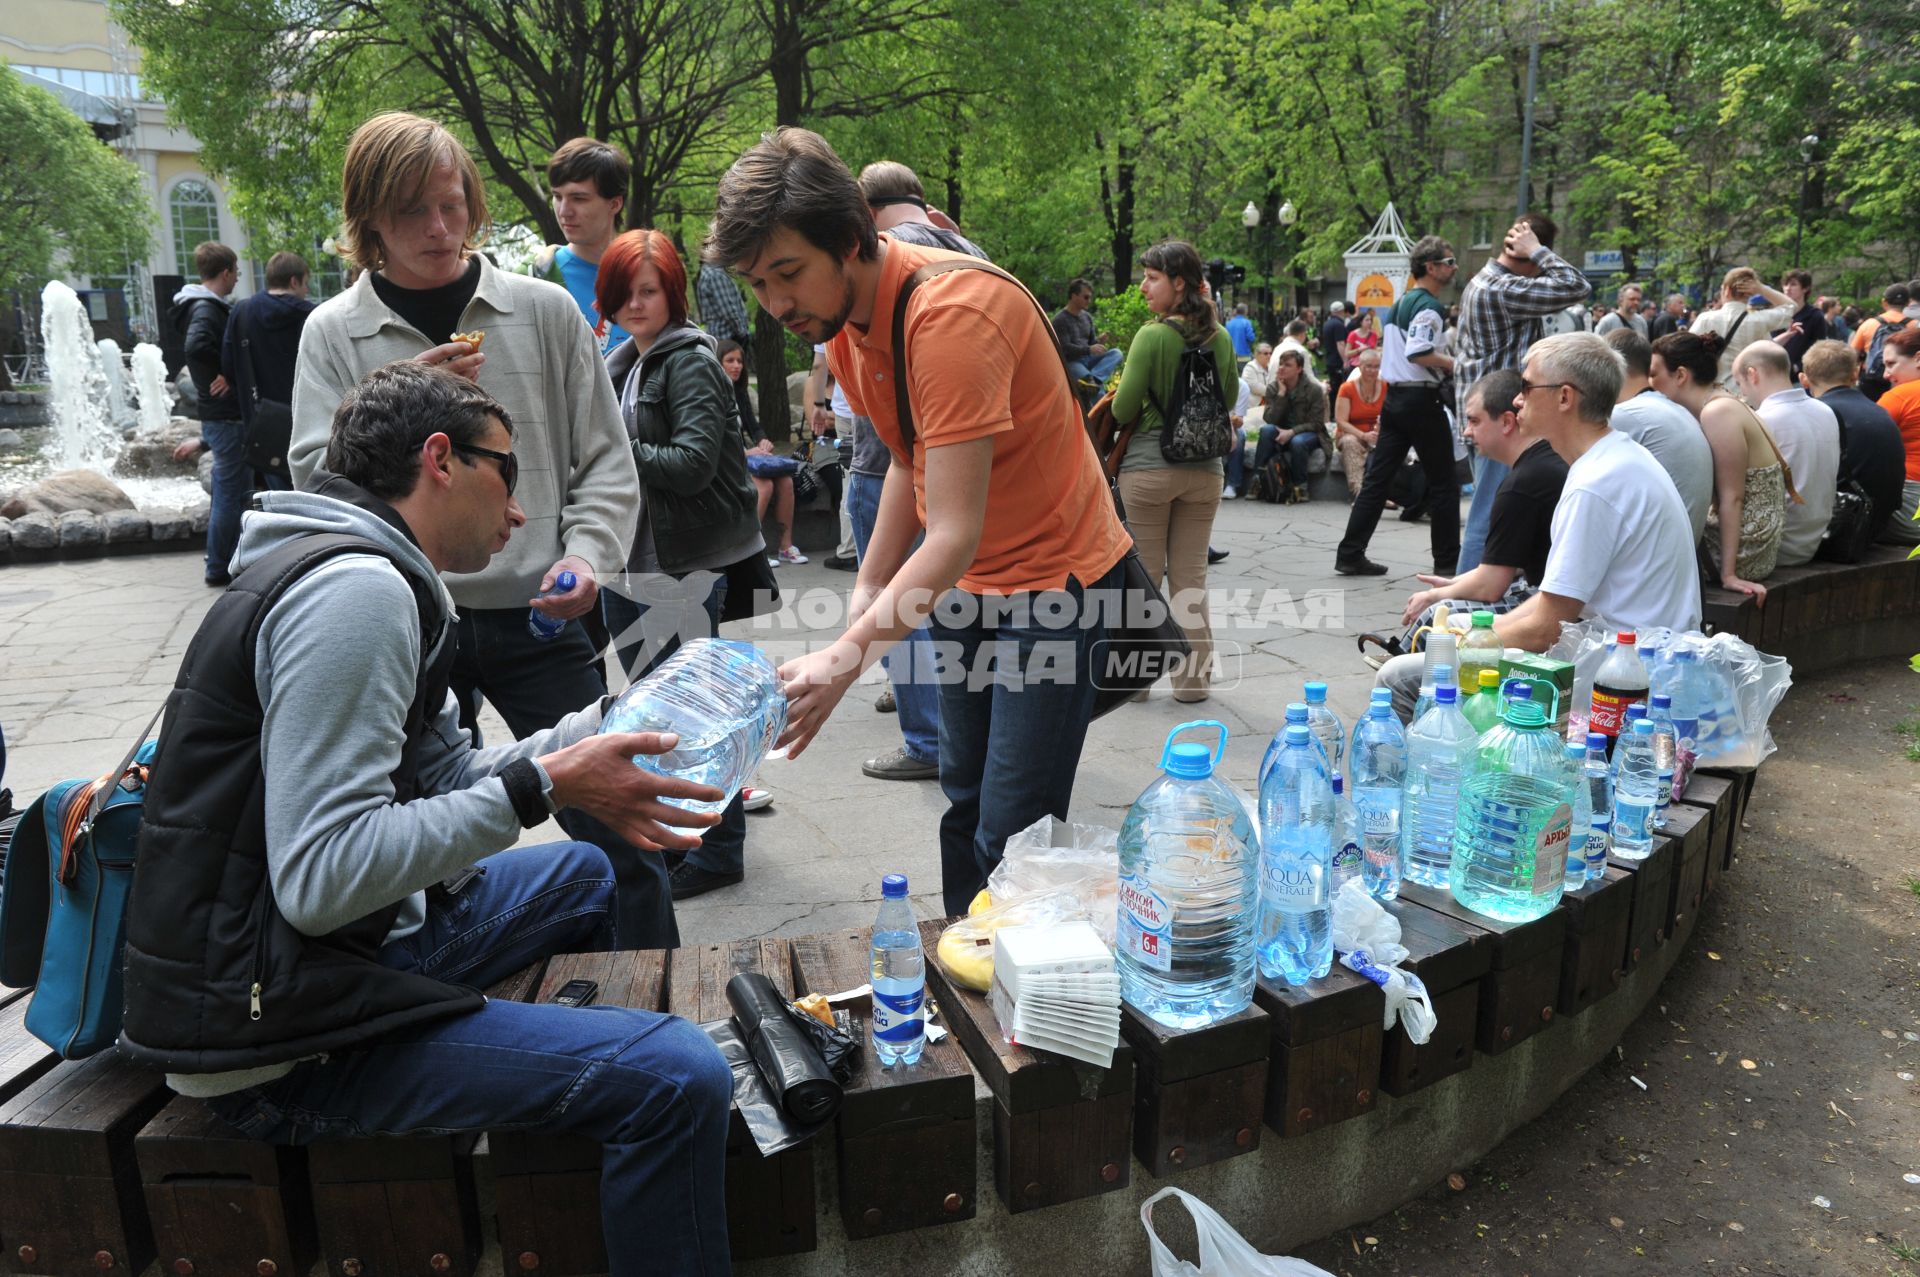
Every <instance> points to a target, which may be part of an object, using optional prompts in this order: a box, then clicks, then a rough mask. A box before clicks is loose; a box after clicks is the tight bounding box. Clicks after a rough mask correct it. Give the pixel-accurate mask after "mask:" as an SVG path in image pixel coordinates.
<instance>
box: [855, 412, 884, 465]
mask: <svg viewBox="0 0 1920 1277" xmlns="http://www.w3.org/2000/svg"><path fill="white" fill-rule="evenodd" d="M892 464H893V454H892V453H891V452H888V451H887V445H886V444H885V443H882V442H881V440H880V434H879V432H878V431H876V430H875V429H874V428H873V421H872V420H871V419H870V418H867V417H855V418H854V419H853V466H852V469H853V472H854V473H855V474H864V475H867V476H869V477H871V478H875V479H880V478H884V477H886V473H887V467H888V466H890V465H892Z"/></svg>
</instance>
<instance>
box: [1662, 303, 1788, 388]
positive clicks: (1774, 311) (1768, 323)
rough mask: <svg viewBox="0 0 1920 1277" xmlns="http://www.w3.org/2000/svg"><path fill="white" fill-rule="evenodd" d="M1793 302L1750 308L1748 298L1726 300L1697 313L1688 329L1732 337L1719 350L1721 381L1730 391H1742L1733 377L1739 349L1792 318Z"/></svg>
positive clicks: (1773, 331)
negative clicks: (1741, 300) (1746, 301)
mask: <svg viewBox="0 0 1920 1277" xmlns="http://www.w3.org/2000/svg"><path fill="white" fill-rule="evenodd" d="M1793 310H1794V308H1793V307H1792V306H1790V305H1789V306H1763V307H1762V308H1760V309H1759V310H1754V309H1752V308H1750V307H1749V306H1748V305H1747V303H1745V302H1723V303H1721V304H1720V305H1719V306H1716V307H1715V308H1714V309H1712V310H1707V311H1702V312H1701V313H1700V314H1698V315H1695V316H1694V318H1693V322H1692V323H1691V324H1689V325H1687V330H1688V331H1689V332H1694V333H1718V334H1719V335H1720V336H1721V337H1731V340H1730V341H1728V342H1727V344H1726V345H1725V346H1724V347H1722V348H1721V350H1720V384H1721V385H1723V386H1725V387H1726V388H1727V392H1728V393H1729V394H1736V395H1737V394H1739V393H1740V387H1739V385H1738V384H1737V383H1735V381H1734V380H1733V361H1734V359H1735V358H1736V357H1738V356H1739V354H1740V352H1741V351H1743V350H1745V349H1746V348H1747V347H1748V346H1751V345H1753V343H1754V342H1756V341H1765V340H1766V339H1767V338H1768V337H1770V336H1772V335H1773V334H1774V333H1776V332H1778V331H1779V330H1780V329H1782V328H1785V327H1786V326H1787V325H1788V324H1790V323H1792V322H1793Z"/></svg>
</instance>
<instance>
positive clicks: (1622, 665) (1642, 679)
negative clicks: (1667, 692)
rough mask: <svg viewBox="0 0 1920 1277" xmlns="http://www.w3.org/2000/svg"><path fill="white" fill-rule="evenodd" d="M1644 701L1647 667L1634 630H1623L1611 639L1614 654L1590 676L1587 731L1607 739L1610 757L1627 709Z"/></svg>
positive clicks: (1608, 656) (1609, 654) (1624, 720)
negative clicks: (1591, 695)
mask: <svg viewBox="0 0 1920 1277" xmlns="http://www.w3.org/2000/svg"><path fill="white" fill-rule="evenodd" d="M1646 699H1647V667H1646V664H1645V663H1644V662H1643V661H1641V659H1640V648H1639V644H1638V642H1637V641H1636V639H1635V636H1634V633H1633V631H1632V630H1622V631H1621V632H1620V634H1619V635H1618V636H1617V637H1616V638H1615V640H1614V647H1613V651H1611V652H1609V653H1608V654H1607V659H1606V660H1604V661H1602V662H1601V663H1600V669H1599V671H1598V672H1596V673H1595V674H1594V676H1593V710H1592V712H1591V714H1590V716H1589V717H1588V720H1587V730H1588V731H1589V732H1599V733H1600V734H1601V735H1603V736H1605V737H1606V738H1607V753H1608V755H1609V756H1611V755H1612V753H1613V744H1614V741H1616V740H1618V739H1619V736H1620V732H1621V729H1622V725H1623V724H1624V723H1625V722H1626V718H1627V706H1629V705H1634V704H1639V703H1641V702H1644V701H1645V700H1646Z"/></svg>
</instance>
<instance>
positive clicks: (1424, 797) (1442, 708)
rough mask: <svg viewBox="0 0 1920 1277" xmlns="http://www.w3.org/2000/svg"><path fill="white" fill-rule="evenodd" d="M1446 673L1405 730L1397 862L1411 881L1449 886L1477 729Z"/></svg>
mask: <svg viewBox="0 0 1920 1277" xmlns="http://www.w3.org/2000/svg"><path fill="white" fill-rule="evenodd" d="M1440 671H1446V673H1447V674H1448V675H1449V677H1448V678H1447V679H1446V680H1445V681H1442V682H1440V684H1439V686H1438V688H1437V689H1436V690H1435V692H1434V696H1435V701H1434V706H1433V708H1432V709H1430V710H1428V711H1427V712H1426V713H1424V714H1422V715H1421V716H1420V717H1419V718H1417V719H1415V720H1414V724H1413V729H1412V730H1411V731H1409V732H1408V733H1407V773H1406V779H1405V781H1404V782H1403V783H1402V785H1401V789H1400V865H1401V870H1402V872H1404V873H1405V874H1406V876H1407V879H1408V880H1409V881H1411V882H1417V883H1419V884H1420V885H1421V886H1423V887H1435V888H1438V889H1439V890H1441V891H1445V890H1446V888H1447V871H1448V869H1449V868H1450V867H1451V866H1452V864H1453V830H1454V825H1455V823H1456V822H1457V820H1458V819H1459V815H1460V777H1461V776H1462V774H1464V773H1465V771H1466V767H1467V762H1468V760H1470V759H1471V758H1472V757H1473V751H1474V748H1475V746H1476V745H1478V744H1479V741H1480V733H1478V732H1476V731H1474V730H1473V724H1472V723H1469V722H1468V721H1467V717H1466V715H1465V714H1462V713H1461V712H1460V706H1459V696H1460V690H1459V689H1458V688H1456V687H1455V686H1453V683H1452V680H1451V677H1450V676H1451V671H1447V670H1446V667H1445V666H1441V667H1439V670H1437V671H1436V674H1438V673H1439V672H1440Z"/></svg>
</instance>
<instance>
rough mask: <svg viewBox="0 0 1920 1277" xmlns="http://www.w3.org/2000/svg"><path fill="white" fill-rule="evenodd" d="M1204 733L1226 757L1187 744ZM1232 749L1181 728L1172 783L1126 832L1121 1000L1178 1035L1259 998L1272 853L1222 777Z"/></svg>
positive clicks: (1171, 764)
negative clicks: (1266, 865)
mask: <svg viewBox="0 0 1920 1277" xmlns="http://www.w3.org/2000/svg"><path fill="white" fill-rule="evenodd" d="M1298 726H1299V727H1300V730H1301V731H1303V732H1304V731H1306V726H1305V724H1299V725H1298ZM1203 728H1204V729H1211V730H1214V731H1217V732H1218V733H1219V745H1218V748H1217V749H1214V750H1209V749H1208V748H1207V747H1206V746H1205V745H1202V744H1200V743H1199V742H1197V741H1180V740H1179V737H1180V736H1181V735H1183V734H1184V733H1187V732H1190V731H1194V730H1197V729H1203ZM1226 748H1227V728H1226V724H1224V723H1218V722H1213V721H1197V722H1191V723H1182V724H1180V725H1179V726H1178V727H1176V728H1174V729H1173V730H1172V731H1171V732H1169V733H1168V734H1167V744H1166V750H1165V752H1164V753H1162V755H1161V757H1160V767H1161V770H1162V773H1163V774H1162V775H1161V776H1160V777H1159V779H1157V780H1155V781H1154V782H1153V783H1152V784H1151V785H1148V786H1147V787H1146V789H1144V790H1143V791H1141V794H1140V796H1139V797H1138V798H1136V799H1134V801H1133V806H1132V807H1130V808H1128V809H1127V818H1126V820H1125V821H1124V822H1123V823H1122V824H1121V826H1120V905H1119V911H1120V912H1119V926H1118V927H1117V929H1116V933H1115V934H1116V939H1117V941H1118V943H1117V944H1116V945H1115V949H1116V951H1117V958H1118V965H1119V968H1120V996H1121V997H1123V998H1125V999H1126V1000H1127V1002H1128V1003H1130V1004H1131V1005H1132V1006H1133V1007H1134V1008H1135V1009H1136V1010H1138V1011H1139V1012H1140V1013H1141V1014H1142V1015H1146V1016H1150V1017H1151V1018H1153V1019H1155V1020H1158V1021H1159V1022H1160V1023H1162V1024H1165V1025H1169V1026H1171V1027H1173V1028H1177V1029H1188V1028H1199V1027H1201V1026H1202V1025H1206V1024H1210V1023H1212V1022H1213V1021H1215V1020H1219V1019H1223V1018H1225V1017H1226V1016H1230V1015H1233V1014H1234V1013H1235V1012H1237V1011H1241V1010H1244V1009H1245V1008H1246V1006H1247V1004H1248V1003H1249V1002H1251V1001H1252V1000H1253V979H1254V969H1253V928H1254V912H1255V910H1256V908H1257V907H1258V905H1259V898H1260V880H1259V854H1260V852H1259V846H1260V844H1259V840H1258V838H1257V837H1256V836H1255V834H1254V831H1253V821H1252V820H1251V819H1249V818H1248V816H1247V807H1246V805H1245V804H1244V803H1243V802H1242V801H1241V797H1240V795H1239V793H1238V792H1236V791H1235V790H1234V788H1233V787H1232V786H1231V785H1229V784H1227V782H1226V781H1225V780H1223V779H1222V778H1221V777H1219V776H1218V775H1216V774H1215V770H1214V769H1215V768H1216V767H1218V766H1219V762H1220V757H1221V755H1222V754H1224V753H1225V752H1226ZM1309 757H1315V756H1313V755H1311V754H1310V755H1309ZM1317 761H1318V760H1317V757H1315V762H1316V764H1317Z"/></svg>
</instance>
